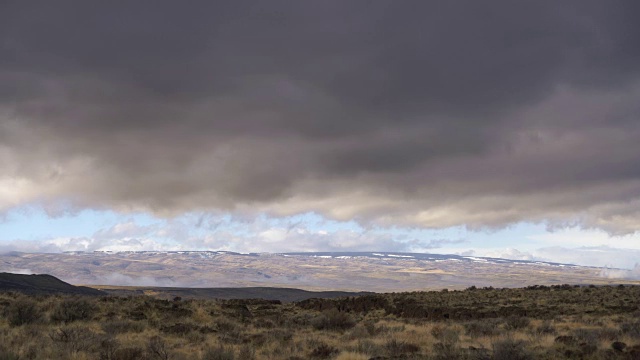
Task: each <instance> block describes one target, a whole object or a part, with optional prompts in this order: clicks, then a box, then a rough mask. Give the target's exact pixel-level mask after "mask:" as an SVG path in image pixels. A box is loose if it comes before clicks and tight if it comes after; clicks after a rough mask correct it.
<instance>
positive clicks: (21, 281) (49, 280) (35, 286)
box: [0, 272, 106, 295]
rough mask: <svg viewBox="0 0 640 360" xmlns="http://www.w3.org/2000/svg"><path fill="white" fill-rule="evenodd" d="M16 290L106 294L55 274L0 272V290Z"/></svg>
mask: <svg viewBox="0 0 640 360" xmlns="http://www.w3.org/2000/svg"><path fill="white" fill-rule="evenodd" d="M6 291H17V292H22V293H26V294H30V295H33V294H77V295H106V294H105V293H104V292H102V291H100V290H96V289H91V288H88V287H84V286H73V285H71V284H68V283H66V282H64V281H62V280H60V279H58V278H56V277H55V276H51V275H46V274H41V275H24V274H12V273H6V272H2V273H0V292H6Z"/></svg>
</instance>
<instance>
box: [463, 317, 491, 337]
mask: <svg viewBox="0 0 640 360" xmlns="http://www.w3.org/2000/svg"><path fill="white" fill-rule="evenodd" d="M463 326H464V330H465V333H466V334H467V335H469V336H471V337H472V338H477V337H480V336H496V335H498V334H499V333H500V329H499V328H498V324H496V322H495V321H489V320H482V321H480V320H478V321H470V322H468V323H465V324H464V325H463Z"/></svg>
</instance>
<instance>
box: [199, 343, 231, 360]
mask: <svg viewBox="0 0 640 360" xmlns="http://www.w3.org/2000/svg"><path fill="white" fill-rule="evenodd" d="M235 358H236V356H235V353H234V352H233V349H231V348H226V347H224V346H222V345H220V346H218V347H215V348H208V349H206V350H205V351H204V354H203V355H202V360H235Z"/></svg>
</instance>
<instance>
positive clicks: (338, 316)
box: [311, 309, 356, 331]
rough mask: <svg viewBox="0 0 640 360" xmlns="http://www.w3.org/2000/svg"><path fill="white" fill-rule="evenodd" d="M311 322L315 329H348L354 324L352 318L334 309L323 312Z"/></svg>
mask: <svg viewBox="0 0 640 360" xmlns="http://www.w3.org/2000/svg"><path fill="white" fill-rule="evenodd" d="M311 324H312V325H313V327H314V328H316V329H317V330H338V331H340V330H348V329H351V328H352V327H354V326H355V325H356V322H355V321H354V320H353V318H352V317H351V316H350V315H349V314H347V313H345V312H341V311H338V310H336V309H331V310H328V311H325V312H323V313H322V314H320V315H319V316H317V317H316V318H315V319H313V320H312V321H311Z"/></svg>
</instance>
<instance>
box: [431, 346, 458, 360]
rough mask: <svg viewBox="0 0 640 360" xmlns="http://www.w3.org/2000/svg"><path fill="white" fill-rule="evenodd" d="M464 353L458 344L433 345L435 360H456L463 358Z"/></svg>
mask: <svg viewBox="0 0 640 360" xmlns="http://www.w3.org/2000/svg"><path fill="white" fill-rule="evenodd" d="M463 355H464V354H463V352H462V349H460V347H458V345H457V344H456V343H441V342H438V343H435V344H434V345H433V359H434V360H456V359H462V358H463Z"/></svg>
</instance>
